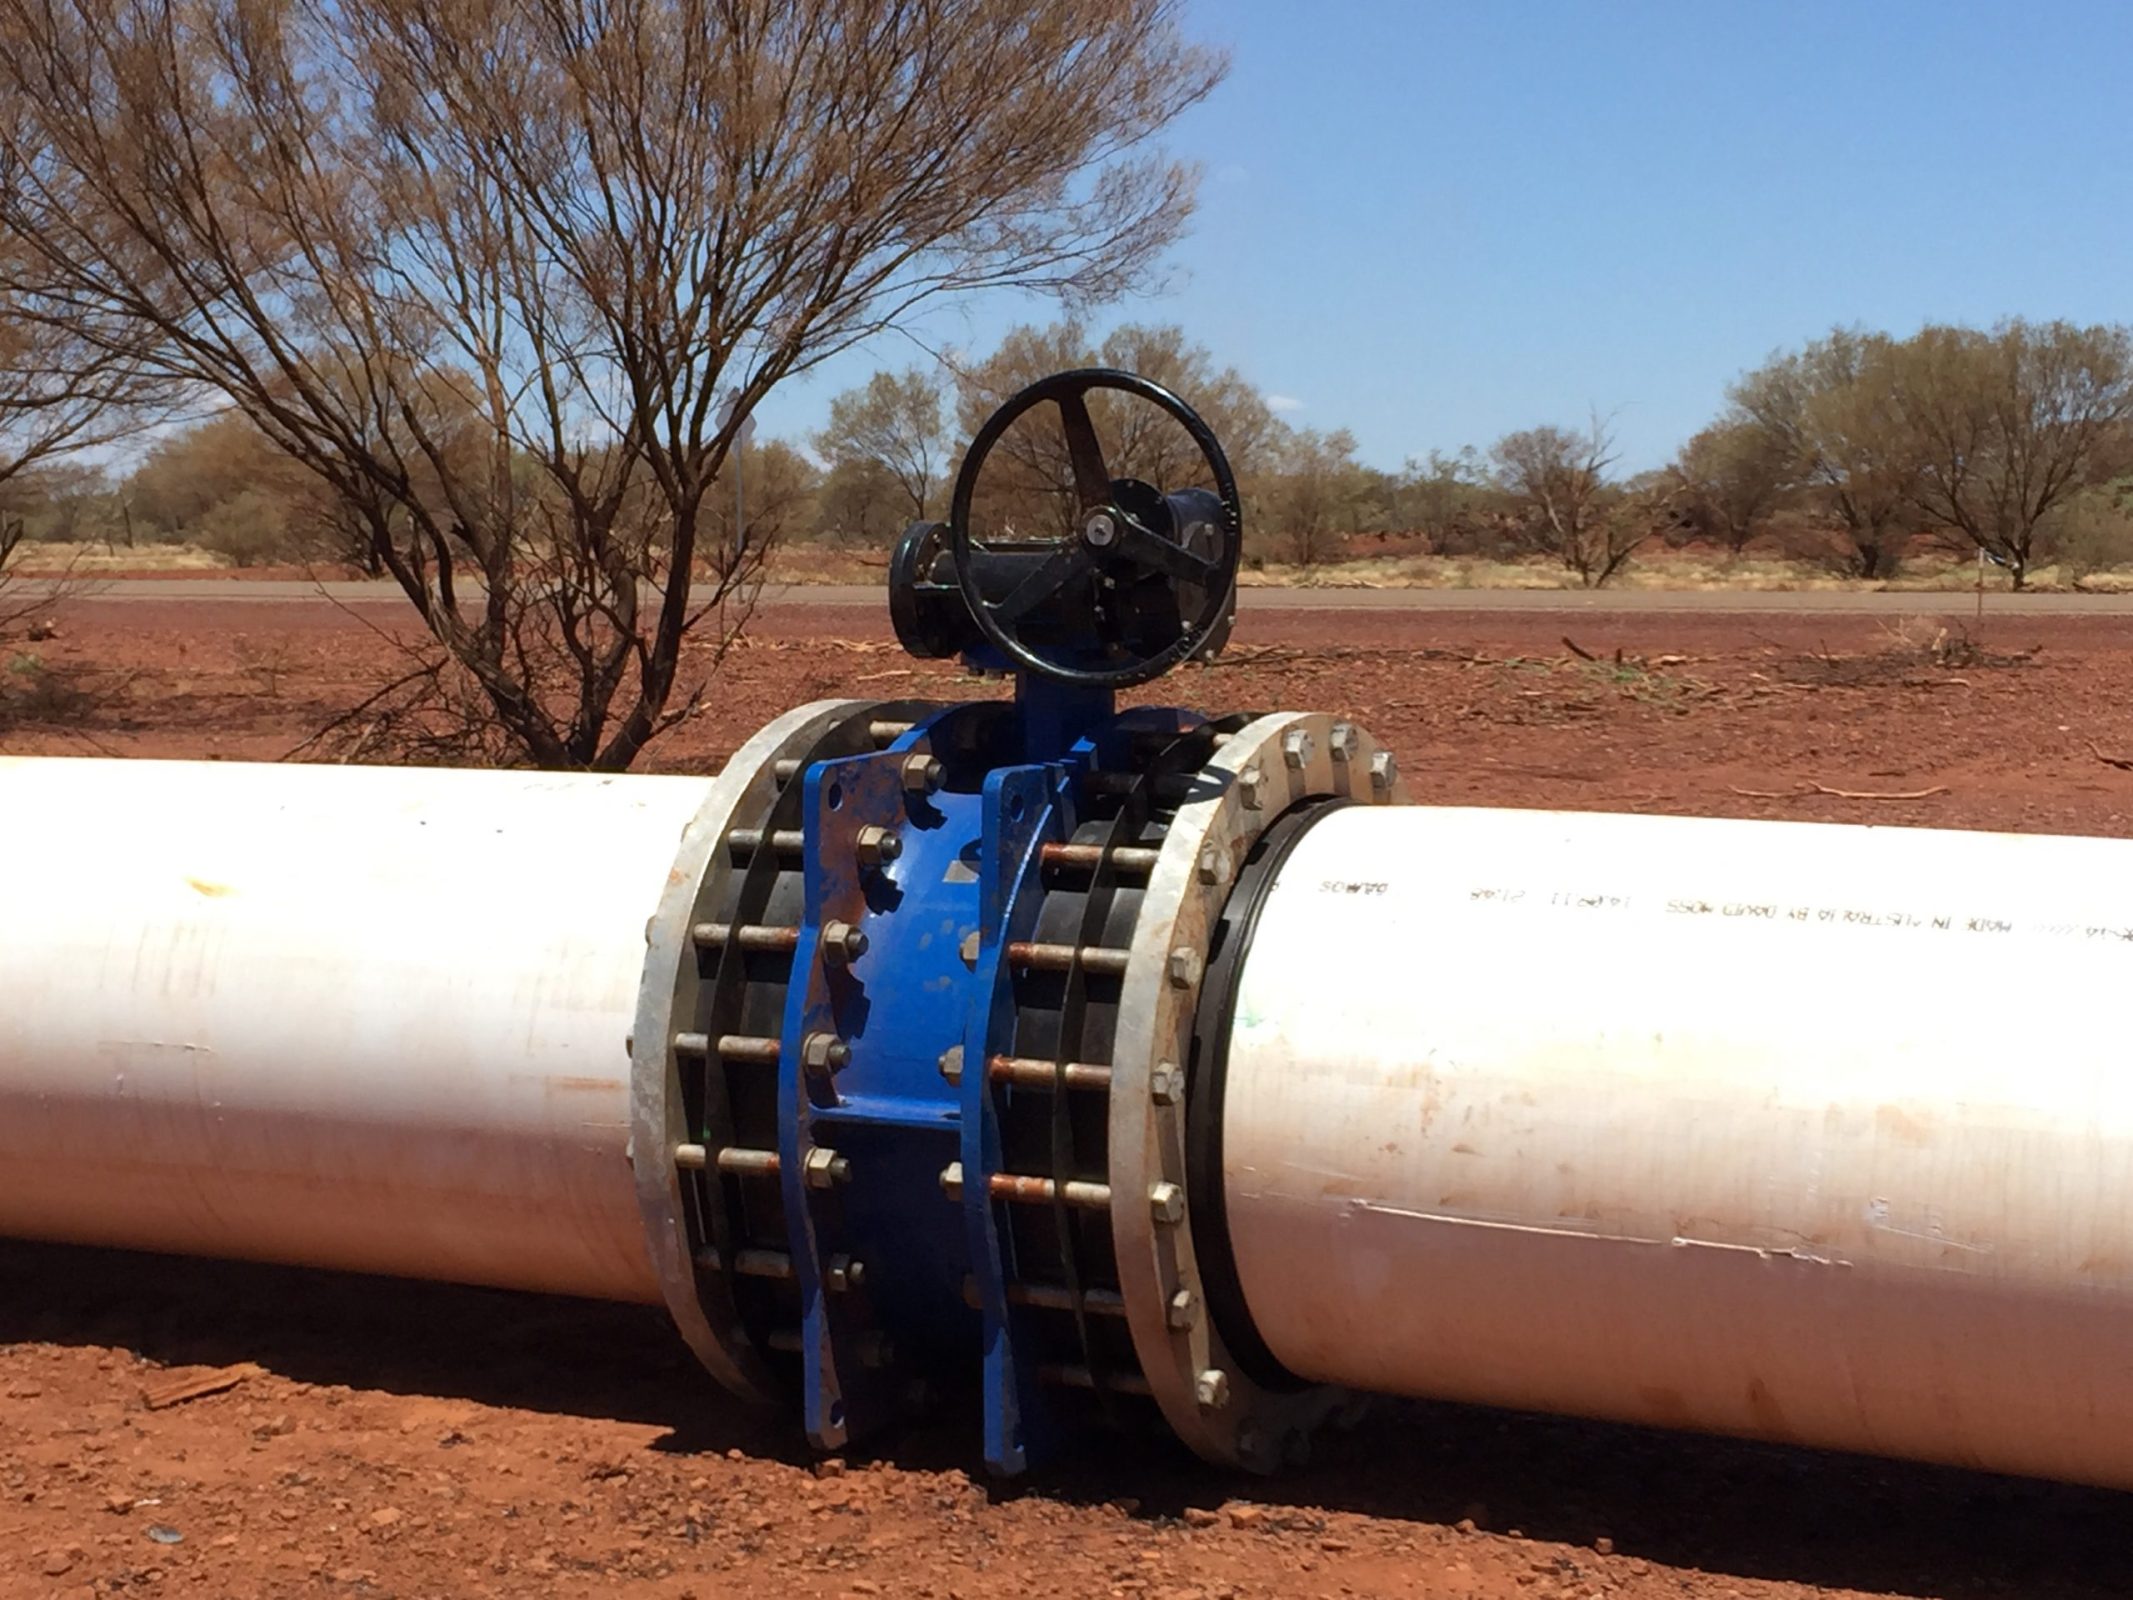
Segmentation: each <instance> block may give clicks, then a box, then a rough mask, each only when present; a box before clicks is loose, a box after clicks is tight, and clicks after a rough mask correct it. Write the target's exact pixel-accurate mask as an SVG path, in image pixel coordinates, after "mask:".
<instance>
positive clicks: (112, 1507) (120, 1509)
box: [104, 1494, 133, 1517]
mask: <svg viewBox="0 0 2133 1600" xmlns="http://www.w3.org/2000/svg"><path fill="white" fill-rule="evenodd" d="M104 1509H105V1510H106V1511H108V1512H110V1513H111V1514H112V1515H113V1516H115V1517H123V1516H124V1515H125V1514H126V1513H127V1512H129V1511H131V1510H132V1509H133V1496H132V1495H130V1494H107V1495H105V1496H104Z"/></svg>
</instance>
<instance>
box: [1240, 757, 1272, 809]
mask: <svg viewBox="0 0 2133 1600" xmlns="http://www.w3.org/2000/svg"><path fill="white" fill-rule="evenodd" d="M1237 798H1238V799H1240V800H1242V801H1243V802H1244V809H1245V810H1247V811H1257V810H1259V809H1260V808H1261V807H1262V806H1264V805H1265V804H1266V774H1265V773H1264V772H1262V771H1261V770H1260V769H1259V767H1258V766H1257V765H1256V764H1254V765H1252V766H1249V767H1246V768H1245V769H1244V770H1243V771H1242V772H1240V773H1238V774H1237Z"/></svg>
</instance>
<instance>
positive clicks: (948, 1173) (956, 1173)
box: [941, 1161, 963, 1203]
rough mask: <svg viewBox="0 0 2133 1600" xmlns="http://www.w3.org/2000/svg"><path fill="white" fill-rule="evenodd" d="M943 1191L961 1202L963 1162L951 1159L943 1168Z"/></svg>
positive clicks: (950, 1197) (952, 1198)
mask: <svg viewBox="0 0 2133 1600" xmlns="http://www.w3.org/2000/svg"><path fill="white" fill-rule="evenodd" d="M941 1193H942V1194H944V1195H946V1196H947V1197H948V1198H949V1199H950V1200H953V1201H956V1202H958V1203H960V1202H961V1201H962V1198H963V1163H962V1162H960V1161H951V1162H949V1163H948V1165H946V1166H945V1167H943V1168H941Z"/></svg>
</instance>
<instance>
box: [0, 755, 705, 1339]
mask: <svg viewBox="0 0 2133 1600" xmlns="http://www.w3.org/2000/svg"><path fill="white" fill-rule="evenodd" d="M709 788H710V780H708V779H702V778H645V777H633V778H620V779H618V778H607V777H591V776H558V775H555V774H550V773H523V772H454V771H437V770H398V769H389V768H380V767H306V766H248V765H245V766H240V765H220V764H216V763H209V762H154V761H87V760H21V759H13V760H11V759H0V819H4V826H5V832H4V836H0V1234H8V1235H16V1236H21V1237H28V1238H41V1239H55V1240H64V1241H70V1242H78V1243H87V1244H101V1245H118V1246H126V1247H132V1248H139V1249H147V1250H166V1251H175V1252H181V1253H185V1254H195V1255H214V1256H235V1257H245V1258H251V1259H258V1260H268V1261H285V1262H296V1263H301V1264H305V1265H310V1266H321V1267H336V1268H344V1269H349V1270H354V1271H365V1272H383V1273H395V1274H402V1275H407V1276H415V1277H428V1278H442V1279H448V1280H451V1281H454V1282H461V1283H483V1284H496V1285H502V1286H507V1287H513V1288H525V1289H539V1290H547V1291H553V1292H558V1293H566V1294H578V1295H590V1296H597V1297H600V1298H605V1299H617V1300H637V1301H657V1300H658V1299H659V1297H660V1295H659V1285H658V1282H657V1279H656V1278H655V1276H654V1274H653V1271H652V1267H651V1264H650V1261H649V1259H648V1256H647V1252H646V1242H645V1233H644V1223H643V1221H642V1220H641V1216H640V1213H639V1210H638V1201H637V1195H636V1190H635V1187H634V1182H633V1179H632V1175H631V1171H630V1166H629V1158H628V1140H629V1126H630V1104H629V1095H630V1085H629V1079H630V1058H629V1052H628V1044H627V1041H628V1036H629V1032H630V1027H631V1022H632V1019H633V1016H634V1013H635V1010H636V1006H637V997H638V987H639V983H640V980H641V978H642V975H643V967H644V959H645V923H646V919H647V918H648V917H649V916H650V915H651V913H652V912H653V910H654V909H655V908H656V907H657V905H658V903H659V897H660V894H661V892H662V890H663V889H664V887H665V885H666V881H667V876H668V874H669V872H670V871H672V870H673V865H674V859H675V852H676V849H677V847H678V846H679V844H680V842H681V837H682V830H683V828H684V826H685V825H686V824H687V823H688V822H689V820H690V818H691V817H692V816H694V815H695V813H696V811H697V809H698V807H699V806H700V805H701V804H702V803H703V800H704V797H705V795H706V793H707V791H708V790H709Z"/></svg>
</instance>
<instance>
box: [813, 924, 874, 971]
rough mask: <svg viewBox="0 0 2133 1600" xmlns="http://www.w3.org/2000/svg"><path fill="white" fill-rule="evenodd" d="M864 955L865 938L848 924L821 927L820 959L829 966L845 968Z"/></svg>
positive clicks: (865, 948) (865, 951)
mask: <svg viewBox="0 0 2133 1600" xmlns="http://www.w3.org/2000/svg"><path fill="white" fill-rule="evenodd" d="M866 953H867V936H866V935H865V934H864V933H863V932H861V931H860V930H859V929H857V928H855V927H853V926H852V925H851V924H850V923H849V922H825V923H824V924H823V925H822V959H823V960H824V961H827V962H828V963H829V964H830V965H831V966H833V967H842V966H847V965H849V964H850V963H852V962H854V961H857V960H858V959H859V958H860V957H861V956H863V955H865V954H866Z"/></svg>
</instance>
